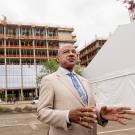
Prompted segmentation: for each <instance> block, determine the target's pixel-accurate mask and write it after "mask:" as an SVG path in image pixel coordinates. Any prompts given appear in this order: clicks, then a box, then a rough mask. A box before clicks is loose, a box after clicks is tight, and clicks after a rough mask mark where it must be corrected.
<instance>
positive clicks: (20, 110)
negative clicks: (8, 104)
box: [14, 107, 22, 112]
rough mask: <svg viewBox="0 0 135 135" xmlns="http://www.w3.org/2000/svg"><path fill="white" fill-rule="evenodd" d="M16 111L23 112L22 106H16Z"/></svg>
mask: <svg viewBox="0 0 135 135" xmlns="http://www.w3.org/2000/svg"><path fill="white" fill-rule="evenodd" d="M14 111H15V112H22V108H20V107H16V108H15V109H14Z"/></svg>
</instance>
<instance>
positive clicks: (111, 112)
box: [100, 106, 135, 125]
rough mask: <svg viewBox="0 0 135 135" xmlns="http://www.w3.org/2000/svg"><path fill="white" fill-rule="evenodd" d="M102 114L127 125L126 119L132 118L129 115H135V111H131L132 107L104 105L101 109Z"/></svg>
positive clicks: (106, 117)
mask: <svg viewBox="0 0 135 135" xmlns="http://www.w3.org/2000/svg"><path fill="white" fill-rule="evenodd" d="M100 114H101V116H102V117H103V118H104V119H106V120H110V121H117V122H119V123H120V124H123V125H126V122H124V120H125V119H127V120H131V118H130V117H128V116H127V115H135V112H134V111H131V108H130V107H107V106H104V107H102V108H101V111H100Z"/></svg>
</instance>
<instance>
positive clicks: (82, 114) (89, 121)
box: [69, 107, 97, 128]
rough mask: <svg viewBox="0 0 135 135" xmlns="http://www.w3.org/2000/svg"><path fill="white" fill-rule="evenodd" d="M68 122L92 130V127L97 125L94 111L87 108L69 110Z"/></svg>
mask: <svg viewBox="0 0 135 135" xmlns="http://www.w3.org/2000/svg"><path fill="white" fill-rule="evenodd" d="M69 120H70V121H71V122H74V123H78V124H80V125H82V126H84V127H87V128H93V125H94V124H95V123H97V116H96V109H95V108H94V107H87V108H77V109H73V110H70V112H69Z"/></svg>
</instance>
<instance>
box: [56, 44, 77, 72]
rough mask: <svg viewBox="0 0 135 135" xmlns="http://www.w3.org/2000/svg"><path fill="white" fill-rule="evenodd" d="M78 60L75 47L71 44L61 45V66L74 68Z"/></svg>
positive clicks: (59, 59) (59, 55)
mask: <svg viewBox="0 0 135 135" xmlns="http://www.w3.org/2000/svg"><path fill="white" fill-rule="evenodd" d="M76 60H77V55H76V50H75V47H74V46H73V45H71V44H66V45H64V46H61V47H60V48H59V50H58V62H59V64H60V66H61V67H63V68H66V69H68V70H73V68H74V66H75V64H76Z"/></svg>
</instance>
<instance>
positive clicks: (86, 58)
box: [79, 39, 106, 67]
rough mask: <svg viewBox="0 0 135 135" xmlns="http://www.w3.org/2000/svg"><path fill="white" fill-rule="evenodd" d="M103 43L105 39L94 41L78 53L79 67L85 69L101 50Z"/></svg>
mask: <svg viewBox="0 0 135 135" xmlns="http://www.w3.org/2000/svg"><path fill="white" fill-rule="evenodd" d="M105 42H106V39H96V40H94V41H92V42H91V43H89V44H87V45H86V46H84V47H83V48H82V49H81V50H80V51H79V59H80V65H81V66H83V67H86V66H87V65H88V64H89V63H90V62H91V60H92V59H93V58H94V56H95V55H96V54H97V53H98V51H99V50H100V49H101V47H102V46H103V45H104V43H105Z"/></svg>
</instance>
